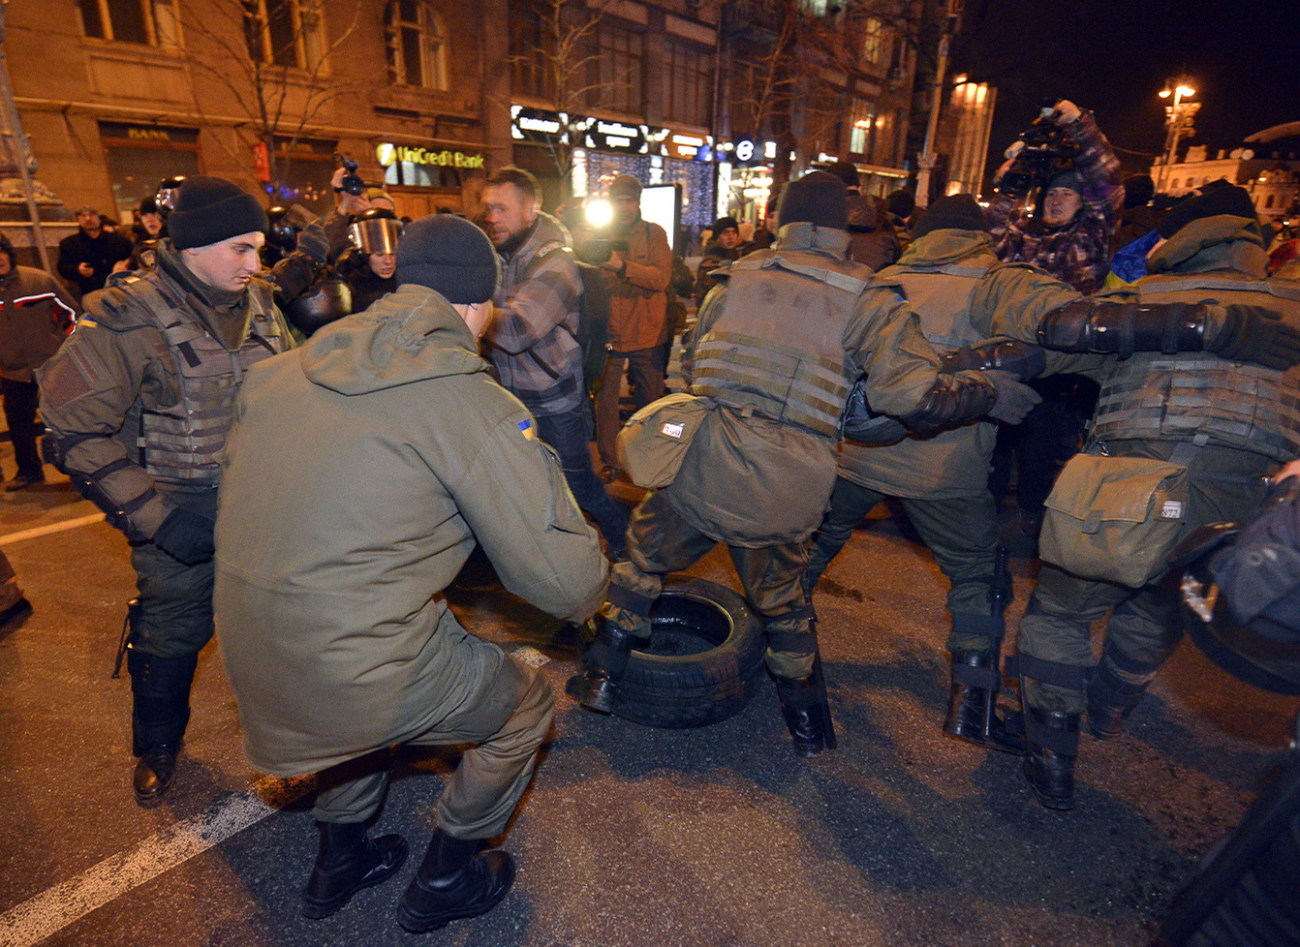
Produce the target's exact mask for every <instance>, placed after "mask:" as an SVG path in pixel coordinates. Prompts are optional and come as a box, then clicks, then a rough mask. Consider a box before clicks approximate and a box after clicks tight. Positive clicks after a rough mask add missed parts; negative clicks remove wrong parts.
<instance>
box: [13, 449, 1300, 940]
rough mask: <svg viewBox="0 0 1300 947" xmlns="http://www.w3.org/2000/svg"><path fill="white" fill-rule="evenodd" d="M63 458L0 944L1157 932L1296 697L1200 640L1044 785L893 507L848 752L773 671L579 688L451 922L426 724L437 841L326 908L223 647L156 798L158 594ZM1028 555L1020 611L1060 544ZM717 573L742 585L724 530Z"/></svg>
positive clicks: (429, 798)
mask: <svg viewBox="0 0 1300 947" xmlns="http://www.w3.org/2000/svg"><path fill="white" fill-rule="evenodd" d="M7 448H8V445H3V446H2V447H0V463H3V464H4V465H5V467H6V469H8V470H12V462H11V460H10V458H9V456H8V455H7V454H6V453H5V451H7ZM50 473H51V476H52V477H54V475H53V473H52V472H50ZM60 481H61V478H57V477H55V478H54V479H53V480H52V482H51V483H49V484H47V485H46V486H44V487H40V488H35V489H32V490H27V491H21V492H19V493H15V494H0V549H3V550H4V551H5V553H6V554H7V555H8V556H9V558H10V559H11V561H12V562H13V564H14V566H15V568H16V569H17V571H18V574H19V578H20V582H21V584H22V585H23V587H24V588H25V590H26V593H27V596H28V598H29V599H31V601H32V602H33V604H34V605H35V609H36V610H35V613H34V614H33V615H32V616H31V617H30V618H28V619H27V620H26V621H25V622H24V623H23V624H21V625H20V626H19V627H17V628H15V629H12V630H10V631H8V633H6V634H5V635H4V636H3V637H2V638H0V708H2V712H3V717H2V718H0V719H3V721H4V727H3V734H2V735H0V745H2V746H3V760H4V764H3V768H2V769H0V791H2V792H3V798H4V800H5V805H4V807H3V810H2V811H0V944H3V945H19V944H34V943H47V944H78V945H80V944H87V945H89V944H94V945H118V944H121V945H175V944H204V945H277V947H278V945H355V944H365V945H371V944H373V945H386V944H415V943H420V942H425V943H429V944H458V945H514V944H521V945H524V944H526V945H584V947H585V945H591V947H596V945H601V947H615V945H719V947H720V945H737V947H740V945H755V947H757V945H772V947H789V945H874V944H924V945H988V944H1044V945H1046V944H1063V945H1064V944H1077V945H1090V947H1091V945H1098V944H1107V945H1126V944H1135V945H1136V944H1144V943H1146V942H1147V941H1148V940H1149V938H1150V935H1151V932H1152V931H1153V929H1154V926H1155V924H1156V923H1158V919H1159V918H1160V917H1161V916H1162V914H1163V913H1164V911H1165V909H1166V907H1167V906H1168V903H1169V901H1170V899H1171V897H1172V896H1173V894H1174V892H1175V891H1176V890H1177V888H1178V887H1179V886H1180V884H1181V883H1182V882H1183V881H1184V880H1185V879H1186V878H1187V876H1188V875H1189V873H1190V872H1191V871H1192V870H1193V868H1194V867H1195V864H1196V862H1197V860H1198V859H1199V858H1200V857H1201V856H1202V855H1203V854H1204V853H1205V852H1206V851H1207V850H1208V849H1209V847H1210V846H1211V845H1212V844H1213V842H1214V841H1215V840H1216V839H1217V838H1218V837H1220V836H1221V835H1222V834H1223V833H1225V832H1226V831H1227V830H1229V829H1230V828H1231V827H1232V826H1233V825H1234V824H1235V823H1236V822H1237V821H1238V819H1239V818H1240V817H1241V814H1242V812H1243V811H1244V809H1245V807H1246V805H1247V804H1248V803H1249V801H1250V799H1251V798H1252V797H1253V792H1254V787H1255V785H1256V782H1257V779H1258V778H1259V775H1260V773H1261V772H1262V770H1263V769H1264V767H1265V765H1266V764H1267V762H1268V761H1269V760H1270V759H1271V758H1274V757H1275V756H1276V755H1277V754H1278V752H1279V750H1280V748H1281V747H1282V746H1283V745H1284V744H1285V742H1286V739H1287V736H1288V734H1289V730H1290V724H1291V719H1292V717H1293V715H1294V713H1295V711H1296V709H1297V702H1296V701H1295V700H1293V699H1286V698H1280V697H1274V696H1269V695H1265V694H1263V693H1261V692H1258V691H1254V690H1252V689H1250V688H1248V687H1247V686H1245V685H1244V684H1239V683H1237V682H1236V681H1235V680H1234V679H1232V678H1230V677H1228V676H1227V675H1226V674H1224V673H1223V672H1221V671H1219V670H1218V669H1217V668H1215V667H1214V666H1213V665H1211V664H1210V663H1209V662H1208V661H1207V660H1206V659H1205V658H1204V657H1203V656H1201V655H1200V654H1199V652H1197V651H1196V650H1195V648H1194V647H1193V646H1192V645H1190V644H1189V643H1185V644H1184V645H1183V646H1182V647H1181V648H1180V650H1179V651H1178V653H1177V654H1176V655H1175V656H1174V658H1173V660H1172V661H1171V662H1170V664H1169V666H1168V667H1167V669H1166V671H1165V673H1164V674H1163V675H1162V676H1161V677H1160V679H1159V680H1157V682H1156V684H1155V685H1154V687H1153V689H1152V693H1151V694H1150V695H1149V697H1148V699H1147V701H1146V702H1145V703H1144V704H1143V705H1142V706H1141V707H1139V709H1138V710H1137V711H1136V712H1135V714H1134V715H1133V718H1132V721H1131V726H1130V733H1129V734H1128V735H1126V736H1125V737H1123V738H1121V739H1119V740H1115V741H1109V742H1106V743H1102V742H1098V741H1096V740H1093V739H1091V738H1089V737H1085V738H1084V740H1083V745H1082V748H1081V752H1080V760H1079V766H1078V777H1079V791H1078V808H1077V809H1076V810H1075V811H1074V812H1072V813H1056V812H1049V811H1047V810H1045V809H1042V808H1040V807H1039V806H1038V805H1037V804H1036V803H1034V802H1033V801H1032V800H1031V799H1030V796H1029V793H1028V791H1027V790H1026V789H1025V788H1024V787H1023V785H1022V782H1021V779H1020V776H1019V773H1018V769H1019V761H1018V760H1016V759H1013V758H1011V757H1007V756H1000V755H997V754H985V753H984V752H982V751H980V750H978V749H975V748H971V747H968V746H966V745H964V744H961V743H958V742H955V741H952V740H949V739H947V738H945V737H944V736H942V734H941V733H940V731H939V723H940V720H941V718H942V711H943V704H944V701H945V699H946V689H947V672H946V655H945V654H944V652H943V640H944V637H945V635H946V618H945V614H944V611H943V607H942V604H943V598H944V592H945V589H944V584H943V581H942V577H941V576H940V574H939V572H938V570H937V568H936V567H935V565H934V562H933V560H932V558H931V557H930V556H929V555H928V553H927V552H926V551H925V550H924V548H923V547H921V546H919V545H918V544H916V543H915V542H913V541H912V540H911V539H909V538H908V534H907V530H906V529H905V528H904V527H903V526H901V525H900V524H899V522H898V521H896V520H893V519H889V518H886V515H885V513H884V512H883V510H882V511H878V512H877V513H876V514H875V515H874V516H873V518H872V519H871V520H869V522H868V523H867V524H865V528H864V529H862V530H861V531H860V532H859V535H858V536H857V537H855V540H854V542H853V543H852V544H851V545H850V546H849V548H848V549H846V551H845V553H844V554H843V555H842V556H841V557H840V558H839V559H837V560H836V561H835V563H834V564H833V565H832V566H831V569H830V571H829V572H828V573H827V575H826V577H825V579H824V580H823V584H822V585H821V586H819V590H818V597H817V605H818V609H819V612H820V615H821V635H822V648H823V654H824V659H825V667H826V674H827V677H828V680H829V682H830V686H831V701H832V707H833V709H834V713H835V719H836V723H837V726H838V729H839V740H840V742H839V748H838V750H836V751H833V752H827V753H824V754H822V755H821V756H819V757H817V758H815V759H812V760H808V761H802V760H799V759H796V758H795V757H794V756H793V755H792V753H791V752H790V748H789V740H788V737H787V735H786V732H785V728H784V725H783V724H782V721H781V717H780V713H779V709H778V705H777V701H776V696H775V693H774V691H773V690H772V688H771V687H770V686H768V685H766V684H764V686H762V687H760V688H759V689H758V692H757V696H756V697H755V699H754V700H753V701H752V702H751V703H750V704H749V706H748V707H746V708H745V709H744V710H743V711H741V713H739V714H738V715H737V716H735V717H733V718H731V719H729V720H727V721H724V722H722V723H720V724H716V725H714V726H711V727H706V728H702V729H696V730H655V729H650V728H646V727H641V726H638V725H635V724H631V723H628V722H626V721H623V720H621V719H618V718H604V717H598V716H594V715H592V714H589V713H587V712H585V711H582V710H580V709H578V708H577V706H576V705H575V704H574V703H573V702H571V701H569V700H568V699H566V698H564V697H562V696H561V697H558V700H559V713H558V715H557V722H556V727H555V734H554V739H553V741H552V742H551V744H550V746H549V748H548V749H547V751H546V756H545V758H544V759H543V761H542V763H541V766H540V767H539V770H538V774H537V778H536V780H535V782H534V785H533V787H532V789H531V791H530V792H529V794H528V796H527V797H526V800H525V802H524V804H523V806H522V807H521V809H520V811H519V813H518V816H517V818H516V819H515V822H514V824H513V826H512V829H511V831H510V833H509V835H508V838H507V842H506V845H507V847H508V848H509V850H511V851H512V852H513V853H515V855H516V856H517V857H518V860H519V866H520V873H519V878H518V881H517V883H516V885H515V888H514V890H513V891H512V892H511V893H510V895H509V896H508V897H507V898H506V900H505V901H504V902H503V903H502V905H501V906H500V907H499V908H498V909H497V910H496V911H494V912H492V913H491V914H489V915H487V916H485V917H482V918H477V919H472V920H467V921H459V922H455V923H453V924H452V925H451V926H450V927H448V928H446V929H445V930H443V931H440V932H434V933H430V934H427V935H419V936H417V935H411V934H407V933H405V932H403V931H402V930H401V929H400V928H398V927H397V924H396V920H395V911H396V905H397V902H398V900H399V898H400V896H401V892H402V890H403V889H404V887H405V885H406V884H407V882H408V881H409V878H410V876H411V874H412V873H413V872H414V869H415V865H416V864H417V863H418V860H419V856H420V854H421V853H422V851H423V847H424V844H425V842H426V840H427V837H428V833H429V831H430V830H431V827H432V816H433V804H434V801H435V800H436V798H437V795H438V793H439V791H440V789H441V786H442V781H443V778H444V777H445V775H446V774H447V773H448V772H450V767H452V766H454V764H455V758H454V756H453V755H446V756H444V755H439V754H423V753H422V754H412V753H405V752H399V753H398V754H397V756H396V758H395V763H394V766H395V768H394V779H393V782H392V786H391V789H390V792H389V796H388V800H387V803H386V805H385V808H384V810H383V812H382V813H381V815H380V818H379V822H378V827H379V829H380V830H381V831H384V832H390V831H398V832H401V833H403V834H404V835H405V836H406V837H407V838H408V839H409V840H410V842H411V846H412V849H413V853H412V857H411V859H410V860H409V861H408V864H407V866H406V867H405V868H404V869H403V870H402V872H401V873H400V874H399V875H398V877H395V878H394V879H392V880H390V881H389V882H388V883H386V884H384V885H382V886H380V887H378V888H374V889H371V890H367V891H364V892H361V893H359V894H358V895H357V896H356V897H355V898H354V899H353V901H352V902H351V903H350V904H349V905H348V906H347V907H346V908H344V909H343V910H342V911H340V912H339V913H338V914H336V915H335V916H333V917H331V918H328V919H326V920H322V921H308V920H306V919H304V918H302V917H300V916H299V913H298V912H299V905H298V897H299V894H300V891H301V887H302V884H303V882H304V880H305V878H306V875H307V872H308V870H309V867H310V862H311V859H312V857H313V854H314V849H315V832H314V830H313V828H312V823H311V816H310V794H311V788H312V787H311V781H310V779H306V780H298V781H292V782H280V781H276V780H270V779H267V778H265V777H262V776H261V775H260V774H258V773H257V772H255V771H254V770H253V769H252V768H251V767H250V766H249V764H248V763H247V761H246V760H245V759H244V756H243V753H242V748H241V744H240V735H239V726H238V718H237V715H236V711H235V705H234V701H233V698H232V697H231V694H230V691H229V688H228V686H227V684H226V681H225V679H224V676H223V673H222V669H221V663H220V660H219V656H218V654H217V653H216V651H215V646H210V647H209V649H208V650H207V651H205V653H204V655H203V658H202V661H201V665H200V670H199V674H198V679H197V682H196V687H195V693H194V716H193V721H192V723H191V727H190V734H189V740H188V744H187V748H186V753H185V755H184V756H183V758H182V761H181V765H180V770H179V777H178V784H177V786H176V788H175V790H174V791H173V792H172V794H171V795H170V797H169V799H168V801H167V803H166V804H164V805H163V806H161V807H160V808H158V809H154V810H148V811H146V810H143V809H140V808H138V807H137V806H136V805H135V804H134V802H133V801H132V799H131V796H130V791H129V776H130V770H131V766H132V762H133V761H132V759H131V757H130V755H129V741H128V725H129V715H130V689H129V684H128V682H127V680H126V679H125V678H122V679H119V680H112V679H110V677H109V674H110V671H111V668H112V661H113V654H114V650H115V647H116V643H117V638H118V634H119V632H120V630H121V623H122V617H123V612H124V605H125V602H126V600H127V599H128V598H129V597H130V595H131V591H132V579H131V570H130V567H129V563H128V561H127V550H126V545H125V542H124V541H123V539H122V538H121V536H120V535H119V534H118V533H117V532H116V531H114V530H113V529H111V528H110V527H108V526H107V525H106V524H104V523H103V522H102V521H100V520H99V518H97V517H96V515H95V510H94V509H93V507H91V506H90V505H89V504H88V503H86V502H85V501H81V500H79V499H78V498H77V497H76V495H75V494H74V493H73V492H72V491H71V490H70V488H68V487H67V485H66V483H62V482H60ZM615 489H616V491H617V492H618V494H619V496H620V497H621V498H622V499H624V500H626V501H628V502H631V501H633V500H634V499H635V497H636V494H637V491H635V490H634V489H633V488H631V487H629V486H627V485H624V484H618V485H616V487H615ZM1007 529H1008V535H1009V536H1011V535H1012V534H1013V533H1014V530H1015V524H1014V522H1012V521H1010V520H1009V521H1008V524H1007ZM1021 551H1023V549H1022V550H1021ZM1012 566H1013V570H1014V573H1015V584H1016V601H1015V602H1014V603H1013V605H1012V607H1011V614H1012V616H1013V621H1012V626H1013V627H1014V616H1016V615H1018V614H1019V612H1020V610H1021V609H1022V608H1023V605H1024V601H1025V598H1026V596H1027V593H1028V590H1029V589H1030V588H1031V585H1032V576H1033V562H1032V560H1029V559H1027V558H1025V557H1023V556H1017V557H1015V558H1013V559H1012ZM692 573H693V574H695V575H698V576H702V577H705V578H709V579H712V580H714V581H718V582H721V583H723V584H726V585H729V586H732V587H734V586H735V579H734V576H733V575H732V574H731V570H730V565H729V563H728V560H727V557H726V556H725V554H723V553H722V552H720V551H715V552H714V553H713V554H712V555H710V556H709V557H708V558H707V559H706V560H704V561H703V562H702V563H700V564H699V565H698V566H697V567H696V568H695V569H693V570H692ZM450 599H451V601H452V604H453V607H454V608H455V609H456V610H457V612H458V614H459V615H460V616H461V618H462V620H463V621H464V623H465V624H466V625H467V627H469V628H471V629H472V630H474V631H476V632H477V633H479V634H481V635H482V636H483V637H485V638H488V639H491V640H493V641H496V642H498V643H500V644H501V645H502V646H504V647H506V648H507V649H510V650H514V651H517V652H518V653H519V654H520V656H521V657H522V658H524V659H525V660H529V661H530V662H532V663H534V664H536V665H538V666H539V667H540V669H541V672H542V673H543V674H544V675H545V676H546V677H547V679H548V680H549V681H550V683H551V684H552V686H553V687H554V689H555V691H556V693H557V695H558V694H560V693H561V692H562V689H563V684H564V681H565V679H566V678H567V677H568V675H569V674H571V673H572V672H573V670H574V668H575V657H576V645H575V643H574V642H573V641H572V640H571V639H570V638H569V637H567V636H566V635H565V633H564V632H563V630H562V629H561V627H560V624H559V623H558V622H556V621H555V620H553V619H550V618H548V617H546V616H544V615H541V614H540V613H538V612H536V611H535V610H533V609H531V608H529V607H527V606H526V605H523V604H521V603H519V602H518V601H517V600H514V599H512V598H510V597H509V596H507V595H505V594H504V593H502V592H501V591H500V590H499V589H497V588H496V587H495V586H494V585H493V584H492V583H491V581H490V577H489V576H486V575H484V574H482V573H481V572H474V573H470V574H467V575H466V576H465V581H464V582H463V583H462V586H461V587H460V588H458V589H456V590H454V591H453V592H452V593H451V595H450Z"/></svg>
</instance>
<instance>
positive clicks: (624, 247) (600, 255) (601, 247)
mask: <svg viewBox="0 0 1300 947" xmlns="http://www.w3.org/2000/svg"><path fill="white" fill-rule="evenodd" d="M615 251H617V252H619V253H627V251H628V243H627V241H626V240H607V239H605V238H603V237H593V238H592V239H590V240H584V241H582V242H581V243H580V244H578V245H577V246H576V247H574V250H573V252H574V253H576V254H577V255H578V259H579V260H581V261H582V262H583V263H596V264H599V263H604V262H605V261H606V260H608V259H609V258H610V257H611V256H613V255H614V253H615Z"/></svg>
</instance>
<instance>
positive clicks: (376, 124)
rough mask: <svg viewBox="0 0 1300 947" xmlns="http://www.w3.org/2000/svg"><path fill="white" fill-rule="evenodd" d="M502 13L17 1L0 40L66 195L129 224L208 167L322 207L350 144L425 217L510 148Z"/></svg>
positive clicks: (272, 3)
mask: <svg viewBox="0 0 1300 947" xmlns="http://www.w3.org/2000/svg"><path fill="white" fill-rule="evenodd" d="M504 19H505V0H480V2H477V3H473V4H459V5H456V4H441V3H431V2H420V0H393V2H375V0H245V2H240V3H235V2H230V0H13V2H11V3H10V4H9V9H8V41H7V43H6V52H7V54H8V59H9V66H10V73H11V80H12V86H13V94H14V99H15V103H16V104H17V106H18V110H19V114H20V116H21V119H22V122H23V125H24V128H25V131H26V132H27V134H28V137H29V139H30V141H31V145H32V150H33V153H34V155H35V157H36V159H37V161H38V162H39V166H40V170H39V175H40V179H41V181H42V182H43V183H44V184H45V185H46V186H47V187H49V188H50V189H51V190H53V191H54V192H55V193H57V194H58V195H59V197H60V198H61V199H62V200H63V202H64V203H65V204H66V205H67V206H70V207H75V206H78V205H82V204H90V205H93V206H95V207H97V208H98V209H100V211H101V213H111V214H113V215H114V216H117V217H119V218H121V219H123V220H124V221H126V222H129V221H130V219H131V213H132V210H133V209H134V208H136V207H138V205H139V202H140V200H141V198H143V197H145V196H147V195H151V194H153V193H154V191H155V190H156V189H157V186H158V184H159V182H160V181H161V180H162V179H163V178H166V177H169V176H172V175H177V174H183V175H191V174H215V175H220V176H223V177H227V178H230V179H231V180H234V181H236V182H237V183H239V184H240V185H241V186H243V187H245V188H247V189H248V190H249V191H251V192H254V193H256V192H258V191H261V192H263V193H265V194H266V195H267V202H268V204H277V203H278V204H285V205H288V204H291V203H294V202H301V203H303V204H305V205H307V206H309V207H311V208H312V209H314V210H317V211H324V210H327V209H328V208H329V207H330V205H331V204H332V202H333V194H332V192H331V190H330V177H331V175H332V174H333V171H334V169H335V168H336V167H337V164H336V161H335V158H334V156H335V155H336V154H341V155H344V156H348V157H350V158H352V159H354V160H356V161H357V162H358V164H359V165H360V172H361V174H362V176H363V178H364V179H365V180H366V181H367V183H371V184H374V185H379V184H386V185H387V186H388V189H389V190H390V192H392V193H393V195H394V197H395V198H396V199H397V202H398V206H399V209H400V210H401V211H402V212H403V213H407V214H411V215H418V214H423V213H428V212H430V211H432V210H433V209H434V208H435V207H437V206H449V207H452V208H454V209H460V208H462V207H463V206H465V204H466V201H467V198H468V196H469V195H470V194H471V193H472V192H473V187H472V184H471V182H472V180H473V178H474V177H475V175H479V176H481V175H482V173H483V171H484V169H485V168H486V167H487V166H488V165H490V164H491V163H492V162H493V161H494V160H498V159H499V157H500V154H501V153H502V151H503V149H504V148H505V146H506V140H507V134H508V133H507V128H506V109H505V107H504V105H501V106H500V107H497V108H494V107H493V103H498V102H502V101H503V100H504V98H505V88H506V84H507V82H508V75H507V70H506V69H505V68H503V67H501V66H499V65H494V64H498V63H500V62H501V60H503V59H504V57H505V48H504V37H503V36H501V33H500V31H499V29H495V28H494V27H495V26H496V25H498V24H500V23H503V22H504ZM494 36H495V37H498V38H499V43H500V48H493V42H494V41H493V40H492V37H494Z"/></svg>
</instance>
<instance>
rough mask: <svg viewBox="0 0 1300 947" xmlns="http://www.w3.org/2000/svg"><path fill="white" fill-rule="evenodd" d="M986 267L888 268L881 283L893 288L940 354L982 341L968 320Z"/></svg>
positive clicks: (985, 273)
mask: <svg viewBox="0 0 1300 947" xmlns="http://www.w3.org/2000/svg"><path fill="white" fill-rule="evenodd" d="M992 268H993V264H990V265H989V266H962V265H959V264H946V265H944V266H898V265H895V266H891V267H890V268H889V271H888V272H887V273H885V274H883V275H881V277H880V280H879V281H880V282H882V283H887V284H890V283H892V284H895V285H897V286H898V287H899V294H900V295H902V296H903V297H904V298H905V299H906V300H907V305H908V306H909V307H910V308H911V310H912V311H913V312H915V313H916V315H917V316H918V317H919V319H920V320H921V332H922V333H923V334H924V335H925V338H926V341H928V342H929V343H930V344H931V345H933V346H934V347H935V349H936V350H937V351H938V352H939V354H941V355H942V354H943V353H944V352H951V351H952V350H953V349H959V348H961V347H962V346H963V345H974V344H975V343H976V342H980V341H983V339H984V333H982V332H980V331H979V330H978V329H976V328H975V326H974V324H973V323H972V322H971V318H970V308H971V303H972V301H973V300H974V298H975V293H976V292H977V291H978V290H979V288H980V286H981V285H982V283H983V280H984V278H985V277H986V276H988V274H989V270H991V269H992Z"/></svg>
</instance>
